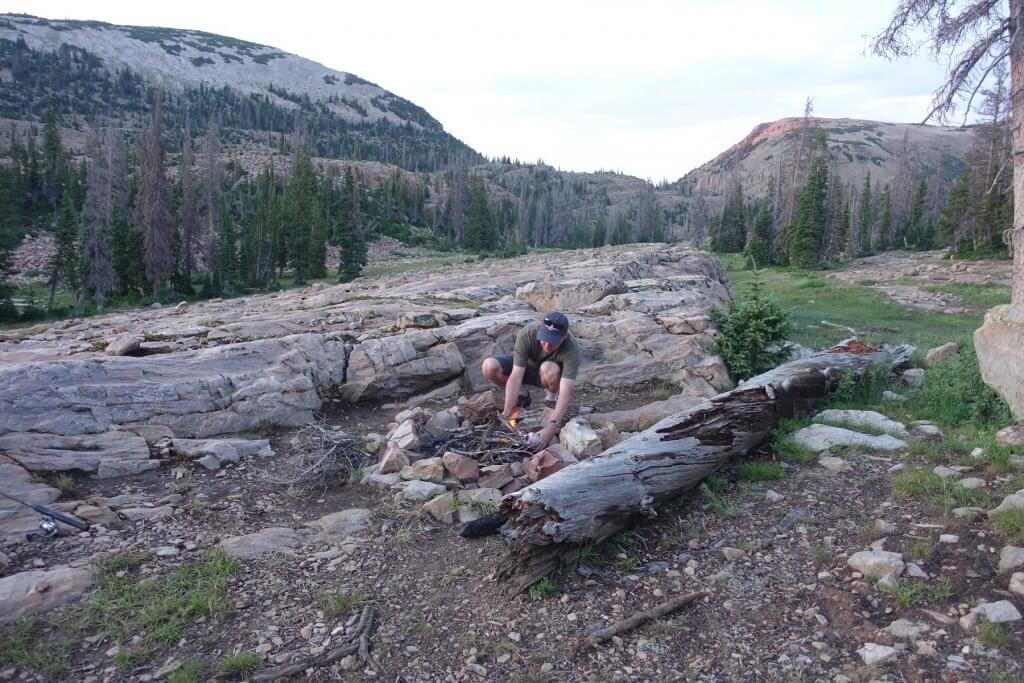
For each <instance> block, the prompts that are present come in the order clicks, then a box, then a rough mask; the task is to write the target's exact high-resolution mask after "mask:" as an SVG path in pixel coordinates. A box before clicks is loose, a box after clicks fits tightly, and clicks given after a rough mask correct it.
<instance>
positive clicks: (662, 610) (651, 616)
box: [576, 591, 708, 652]
mask: <svg viewBox="0 0 1024 683" xmlns="http://www.w3.org/2000/svg"><path fill="white" fill-rule="evenodd" d="M707 594H708V593H707V591H695V592H693V593H687V594H686V595H680V596H678V597H675V598H672V599H671V600H668V601H667V602H663V603H661V604H660V605H658V606H657V607H652V608H651V609H649V610H645V611H643V612H637V613H636V614H634V615H633V616H631V617H628V618H626V619H623V620H622V621H616V622H615V623H614V624H612V625H611V626H609V627H608V628H603V629H601V630H600V631H596V632H595V633H592V634H591V635H589V636H588V637H587V638H585V639H584V640H583V641H581V642H580V644H579V645H577V646H576V651H577V652H579V651H580V650H585V649H586V648H588V647H594V646H595V645H600V644H601V643H604V642H607V641H609V640H611V639H612V638H613V637H614V636H617V635H620V634H622V633H626V632H627V631H632V630H633V629H635V628H636V627H637V626H640V625H641V624H645V623H647V622H648V621H653V620H655V619H660V618H662V617H663V616H665V615H667V614H671V613H672V612H675V611H676V610H677V609H679V608H681V607H685V606H686V605H689V604H690V603H691V602H696V601H697V600H703V599H704V598H705V597H706V596H707Z"/></svg>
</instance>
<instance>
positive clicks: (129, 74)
mask: <svg viewBox="0 0 1024 683" xmlns="http://www.w3.org/2000/svg"><path fill="white" fill-rule="evenodd" d="M154 89H162V90H164V91H166V93H167V94H168V95H170V97H169V98H168V99H169V101H168V103H167V109H168V114H169V115H171V116H172V117H177V118H180V119H181V121H182V123H183V121H184V118H183V117H184V111H185V110H186V109H188V110H189V113H190V116H191V117H192V123H193V125H198V126H200V127H203V126H205V123H206V120H207V119H208V118H209V117H210V116H214V115H216V116H218V117H220V119H221V125H222V126H223V127H224V128H229V129H233V130H234V138H235V139H236V140H244V139H246V138H249V139H260V140H263V141H267V140H268V135H267V134H268V133H271V134H273V133H278V134H279V133H291V132H292V131H293V130H295V128H296V125H297V122H299V121H300V119H301V120H302V121H303V123H299V124H298V125H300V126H305V128H306V130H307V134H308V135H309V136H310V138H311V139H312V141H313V143H314V144H315V146H317V148H318V151H319V152H321V154H322V155H323V156H350V157H354V158H366V159H374V160H380V161H389V162H392V163H395V164H398V165H401V166H403V167H407V168H411V169H415V170H418V169H424V170H432V169H434V168H438V167H443V166H446V165H448V164H450V163H451V162H452V160H453V159H455V158H456V157H458V158H464V159H467V160H470V161H473V160H479V158H480V157H479V155H478V154H477V153H476V152H474V151H473V150H472V149H470V148H469V147H467V146H466V145H464V144H463V143H461V142H460V141H458V140H456V139H455V138H453V137H452V136H451V135H449V134H448V133H446V132H445V131H444V128H443V127H442V126H441V124H440V122H438V121H437V120H436V119H435V118H433V117H432V116H431V115H430V114H428V113H427V112H426V111H425V110H424V109H423V108H422V107H419V106H418V105H416V104H413V103H412V102H410V101H408V100H406V99H403V98H402V97H399V96H398V95H395V94H394V93H391V92H389V91H387V90H385V89H383V88H381V87H380V86H378V85H376V84H374V83H370V82H369V81H366V80H364V79H362V78H359V77H358V76H356V75H354V74H350V73H346V72H343V71H335V70H333V69H330V68H328V67H326V66H324V65H322V64H318V63H316V62H313V61H311V60H308V59H304V58H302V57H299V56H297V55H293V54H289V53H286V52H283V51H281V50H278V49H276V48H273V47H270V46H266V45H258V44H256V43H251V42H247V41H244V40H239V39H237V38H231V37H227V36H218V35H214V34H210V33H204V32H201V31H189V30H180V29H172V28H158V27H140V26H115V25H112V24H106V23H103V22H98V21H70V20H60V21H58V20H50V19H43V18H39V17H32V16H26V15H13V14H3V15H0V101H2V102H3V105H2V106H0V115H2V116H4V117H7V118H12V119H29V120H31V119H37V118H38V116H39V115H40V114H41V113H42V110H43V109H44V108H45V107H46V104H47V101H48V99H49V101H50V102H51V103H52V105H53V106H54V107H55V108H56V109H57V110H58V112H59V113H60V114H62V115H64V116H69V115H71V116H75V117H79V118H81V119H84V120H83V121H81V122H80V123H83V124H85V125H92V124H95V123H97V121H96V120H95V117H97V116H100V117H102V118H103V119H104V121H105V122H107V123H109V120H110V119H113V120H115V121H122V122H124V123H126V124H127V125H128V126H129V127H135V126H136V125H137V124H138V120H137V118H138V117H139V116H140V115H142V114H144V113H145V112H146V111H148V108H149V106H148V102H149V100H150V99H151V95H152V90H154ZM178 134H179V135H180V133H178ZM269 139H271V140H272V139H275V138H274V137H273V136H270V138H269Z"/></svg>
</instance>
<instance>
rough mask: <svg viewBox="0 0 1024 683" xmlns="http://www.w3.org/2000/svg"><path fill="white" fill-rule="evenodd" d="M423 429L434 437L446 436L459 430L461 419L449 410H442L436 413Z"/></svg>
mask: <svg viewBox="0 0 1024 683" xmlns="http://www.w3.org/2000/svg"><path fill="white" fill-rule="evenodd" d="M423 428H424V429H425V430H427V431H428V432H430V433H431V434H433V435H434V436H444V435H446V434H448V432H450V431H452V430H454V429H458V428H459V418H458V416H456V415H454V414H452V413H450V412H449V411H447V410H441V411H439V412H437V413H434V415H433V417H431V418H430V419H429V420H427V422H426V424H424V425H423Z"/></svg>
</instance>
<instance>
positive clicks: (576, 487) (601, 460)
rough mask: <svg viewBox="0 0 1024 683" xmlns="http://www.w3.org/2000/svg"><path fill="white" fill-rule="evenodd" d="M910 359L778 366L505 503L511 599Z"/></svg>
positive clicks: (871, 355) (843, 350)
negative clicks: (796, 419) (847, 390)
mask: <svg viewBox="0 0 1024 683" xmlns="http://www.w3.org/2000/svg"><path fill="white" fill-rule="evenodd" d="M913 352H914V347H912V346H907V345H904V346H899V347H895V348H891V349H885V350H882V351H873V350H871V349H866V348H863V347H859V346H854V345H851V346H848V347H843V346H841V347H836V348H835V349H833V350H832V351H829V352H824V353H820V354H817V355H815V356H812V357H810V358H806V359H803V360H797V361H792V362H790V363H786V364H784V365H780V366H779V367H777V368H775V369H774V370H770V371H769V372H766V373H764V374H762V375H758V376H757V377H753V378H751V379H749V380H747V381H745V382H743V383H741V384H740V385H739V386H737V387H736V388H735V389H733V390H732V391H728V392H725V393H723V394H719V395H718V396H715V397H714V398H711V399H708V400H706V401H704V402H703V403H701V404H700V405H697V406H695V407H693V408H691V409H689V410H687V411H684V412H682V413H679V414H677V415H673V416H671V417H668V418H665V419H664V420H662V421H661V422H658V423H657V424H655V425H654V426H653V427H651V428H650V429H647V430H646V431H643V432H640V433H639V434H637V435H636V436H634V437H632V438H631V439H628V440H626V441H624V442H622V443H620V444H618V445H616V446H613V447H612V448H609V449H608V450H606V451H604V452H603V453H601V454H600V455H597V456H595V457H593V458H591V459H590V460H585V461H583V462H581V463H579V464H576V465H572V466H571V467H567V468H565V469H563V470H561V471H559V472H556V473H555V474H553V475H551V476H550V477H547V478H546V479H542V480H541V481H539V482H537V483H536V484H534V485H532V486H530V487H528V488H526V489H523V490H522V491H519V492H518V493H515V494H512V495H511V496H507V497H506V498H505V500H504V502H503V503H502V511H503V512H504V513H505V514H506V515H507V516H508V518H509V521H508V522H507V523H506V524H505V526H504V527H503V528H502V535H503V536H504V538H505V541H506V543H507V544H508V552H507V553H506V555H505V556H504V557H503V558H502V560H501V561H500V563H499V566H498V571H497V576H498V578H500V579H504V580H508V581H511V582H512V585H511V588H510V589H511V591H512V592H513V593H514V594H517V593H520V592H522V591H524V590H526V589H527V588H529V587H530V586H531V585H532V584H534V583H536V582H537V581H539V580H540V579H541V578H543V577H544V576H546V575H547V574H548V573H550V572H551V571H552V570H553V569H555V568H556V567H557V566H558V564H559V562H560V561H561V560H562V559H565V558H567V557H569V556H571V555H572V554H574V553H575V552H576V550H577V548H579V547H580V546H583V545H585V544H589V543H601V542H602V541H604V540H605V539H607V538H609V537H610V536H612V535H613V534H615V533H616V532H618V531H619V530H621V529H623V528H626V527H628V526H632V525H634V524H636V523H637V522H638V521H640V520H642V519H643V518H644V517H654V516H656V515H657V513H656V511H655V506H656V505H658V504H659V503H662V502H664V501H666V500H671V499H674V498H678V497H679V496H680V495H682V494H684V493H687V492H688V491H690V490H692V489H693V488H695V487H696V486H697V484H699V483H700V482H701V481H702V480H703V479H704V478H705V477H707V476H708V475H709V474H712V473H713V472H715V471H716V470H718V469H720V468H721V467H722V466H723V465H725V464H726V463H727V462H728V461H729V460H730V459H732V458H733V457H735V456H741V455H745V454H747V453H749V452H750V451H751V450H753V449H755V448H757V447H758V446H760V445H762V444H763V443H765V442H766V441H767V440H768V437H769V435H770V433H771V430H772V429H773V428H774V427H775V426H776V425H777V424H778V422H779V421H780V420H782V419H784V418H788V417H793V416H796V415H800V414H804V413H807V412H810V411H811V410H812V409H813V408H814V406H815V404H816V403H818V402H819V401H820V400H821V399H822V398H823V397H824V396H825V394H826V391H827V390H828V388H829V387H830V386H832V385H833V383H834V381H835V380H836V379H838V378H839V377H840V376H842V375H844V374H846V373H853V374H854V375H856V376H858V377H859V376H860V375H862V374H863V373H864V372H865V371H867V370H868V369H869V368H871V367H872V366H874V365H882V364H884V365H886V366H888V367H889V368H890V369H892V368H895V367H899V366H902V365H905V364H906V363H907V362H908V361H909V360H910V357H911V355H912V354H913Z"/></svg>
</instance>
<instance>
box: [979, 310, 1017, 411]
mask: <svg viewBox="0 0 1024 683" xmlns="http://www.w3.org/2000/svg"><path fill="white" fill-rule="evenodd" d="M974 348H975V349H976V350H977V352H978V364H979V365H980V366H981V376H982V378H983V379H984V380H985V383H986V384H988V385H989V386H990V387H992V388H993V389H994V390H995V391H996V393H998V394H999V395H1000V396H1001V397H1002V398H1003V400H1004V401H1006V403H1007V404H1008V405H1009V406H1010V411H1011V412H1012V413H1013V416H1014V417H1015V418H1016V419H1017V420H1018V421H1024V305H1021V304H1017V305H1010V306H996V307H995V308H993V309H991V310H989V311H988V313H986V314H985V323H984V324H983V325H982V326H981V327H980V328H978V329H977V330H975V331H974Z"/></svg>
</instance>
